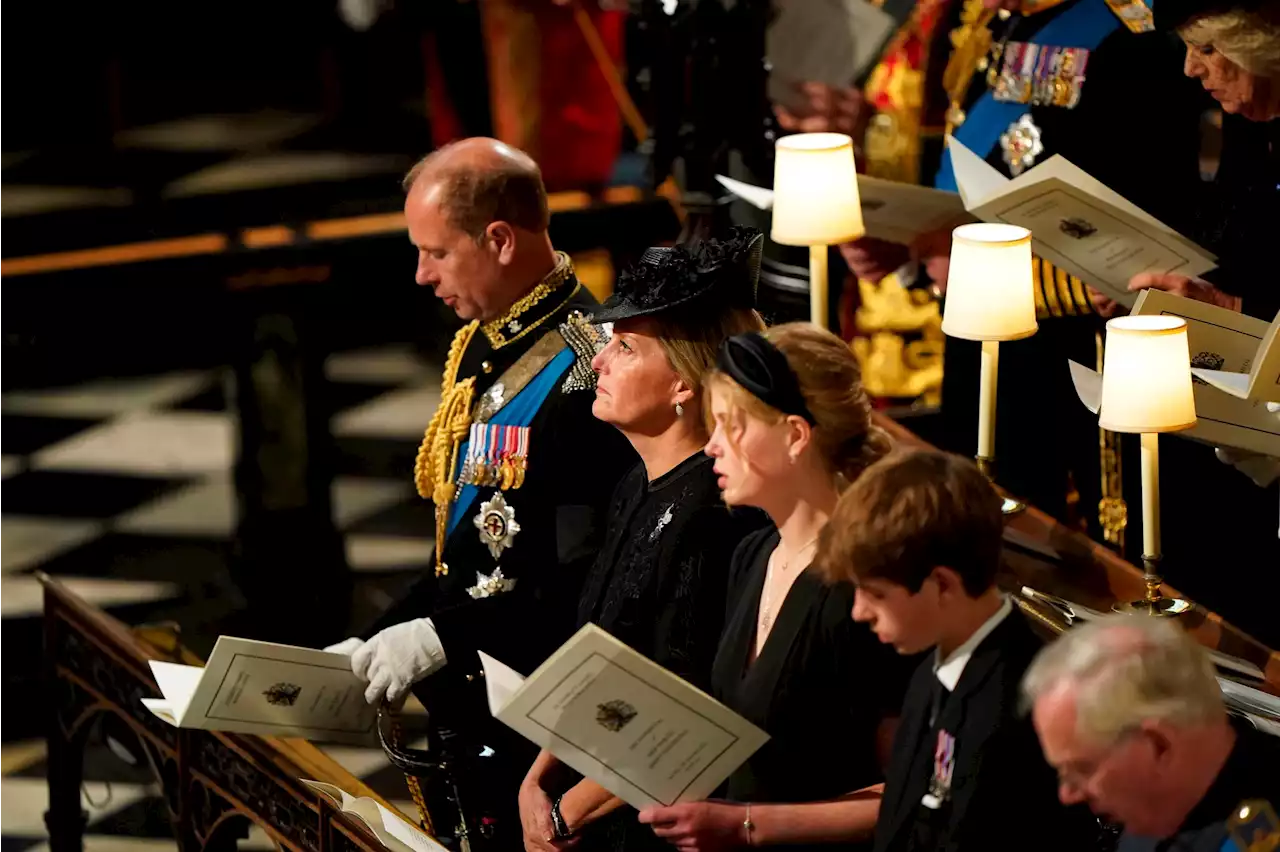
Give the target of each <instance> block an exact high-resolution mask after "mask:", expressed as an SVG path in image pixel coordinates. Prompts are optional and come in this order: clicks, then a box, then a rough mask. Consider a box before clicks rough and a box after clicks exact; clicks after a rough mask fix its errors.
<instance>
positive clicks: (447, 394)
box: [413, 321, 480, 577]
mask: <svg viewBox="0 0 1280 852" xmlns="http://www.w3.org/2000/svg"><path fill="white" fill-rule="evenodd" d="M479 327H480V323H479V322H477V321H472V322H470V323H468V324H467V325H466V326H464V327H463V328H462V329H460V330H459V331H458V333H457V334H455V335H454V337H453V343H452V344H451V345H450V346H449V356H448V358H447V359H446V361H445V366H444V376H443V377H442V379H441V382H440V405H439V407H438V408H436V413H435V414H433V415H432V416H431V422H430V423H429V424H428V425H427V431H426V434H424V435H423V436H422V444H421V445H420V446H419V447H418V457H417V458H416V459H415V460H414V463H413V481H414V484H415V485H417V487H418V496H420V497H421V498H422V499H424V500H431V501H432V502H434V503H435V504H436V576H437V577H440V576H443V575H445V574H448V573H449V566H448V565H445V564H444V561H443V560H444V539H445V534H446V533H447V532H448V526H449V508H450V507H451V506H452V505H453V496H454V492H455V491H456V490H457V486H456V485H455V483H454V481H453V480H454V471H455V470H456V469H457V465H458V445H459V444H460V443H461V442H462V441H463V440H464V439H465V438H466V437H467V433H468V432H469V431H470V429H471V399H472V397H473V396H474V394H475V385H476V380H475V377H474V376H469V377H468V378H466V379H463V380H462V381H461V382H459V381H458V368H459V366H460V365H461V364H462V355H463V353H464V352H466V351H467V345H468V344H469V343H470V342H471V338H472V337H474V336H475V333H476V329H478V328H479Z"/></svg>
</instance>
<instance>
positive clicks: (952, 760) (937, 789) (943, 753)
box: [920, 728, 956, 810]
mask: <svg viewBox="0 0 1280 852" xmlns="http://www.w3.org/2000/svg"><path fill="white" fill-rule="evenodd" d="M955 768H956V738H955V737H954V736H952V735H951V734H949V733H947V732H946V731H944V730H942V729H941V728H939V729H938V744H937V746H936V747H935V748H934V750H933V778H931V779H930V780H929V792H928V793H925V795H924V798H922V799H921V800H920V804H922V805H924V806H925V807H926V808H929V809H931V810H937V809H938V808H940V807H942V803H943V802H945V801H947V799H949V798H951V776H952V775H953V774H954V773H955Z"/></svg>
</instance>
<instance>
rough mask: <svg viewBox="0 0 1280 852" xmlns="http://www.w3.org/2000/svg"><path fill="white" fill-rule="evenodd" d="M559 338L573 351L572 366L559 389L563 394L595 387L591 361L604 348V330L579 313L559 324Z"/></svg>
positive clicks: (576, 312)
mask: <svg viewBox="0 0 1280 852" xmlns="http://www.w3.org/2000/svg"><path fill="white" fill-rule="evenodd" d="M560 336H561V337H563V338H564V342H565V343H567V344H569V348H570V349H572V350H573V354H574V356H575V357H574V359H573V366H572V367H570V368H569V372H568V374H567V375H566V376H565V379H564V384H563V385H561V386H560V389H561V390H562V391H564V392H565V393H572V392H573V391H578V390H588V389H591V388H594V387H595V386H596V371H595V370H593V369H591V361H592V359H594V358H595V357H596V354H597V353H599V352H600V350H601V349H603V348H604V345H605V343H606V342H607V340H608V337H607V335H606V334H605V333H604V328H603V327H601V326H598V325H596V324H595V323H593V322H591V321H590V320H589V319H587V318H586V317H585V316H583V315H582V313H580V312H579V311H574V312H573V313H572V314H570V315H569V319H568V321H566V322H564V323H561V325H560Z"/></svg>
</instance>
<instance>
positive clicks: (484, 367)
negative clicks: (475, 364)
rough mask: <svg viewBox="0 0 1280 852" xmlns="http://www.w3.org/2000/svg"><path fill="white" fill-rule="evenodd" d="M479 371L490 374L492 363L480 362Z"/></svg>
mask: <svg viewBox="0 0 1280 852" xmlns="http://www.w3.org/2000/svg"><path fill="white" fill-rule="evenodd" d="M480 369H481V370H484V371H485V372H486V373H492V372H493V363H492V362H490V361H482V362H480Z"/></svg>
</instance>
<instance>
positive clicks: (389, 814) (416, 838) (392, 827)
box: [366, 799, 448, 852]
mask: <svg viewBox="0 0 1280 852" xmlns="http://www.w3.org/2000/svg"><path fill="white" fill-rule="evenodd" d="M366 801H369V802H372V804H374V805H376V806H377V808H378V814H379V816H380V817H381V819H382V827H383V829H384V830H385V831H386V832H387V834H389V835H391V836H392V837H394V838H395V839H396V840H399V841H400V842H401V843H403V844H404V845H405V846H407V847H409V848H410V849H412V850H414V852H448V850H447V849H445V847H444V846H442V845H440V844H439V843H438V842H436V841H435V840H432V839H431V838H430V837H428V836H427V835H426V834H424V833H423V832H422V831H420V830H419V829H417V828H415V827H414V826H413V825H411V824H410V823H409V822H408V821H407V820H405V819H403V818H402V817H400V816H399V815H398V814H396V813H394V812H393V811H390V810H388V809H387V808H385V807H384V806H382V805H381V804H379V803H378V802H374V801H373V800H372V799H368V800H366Z"/></svg>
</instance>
